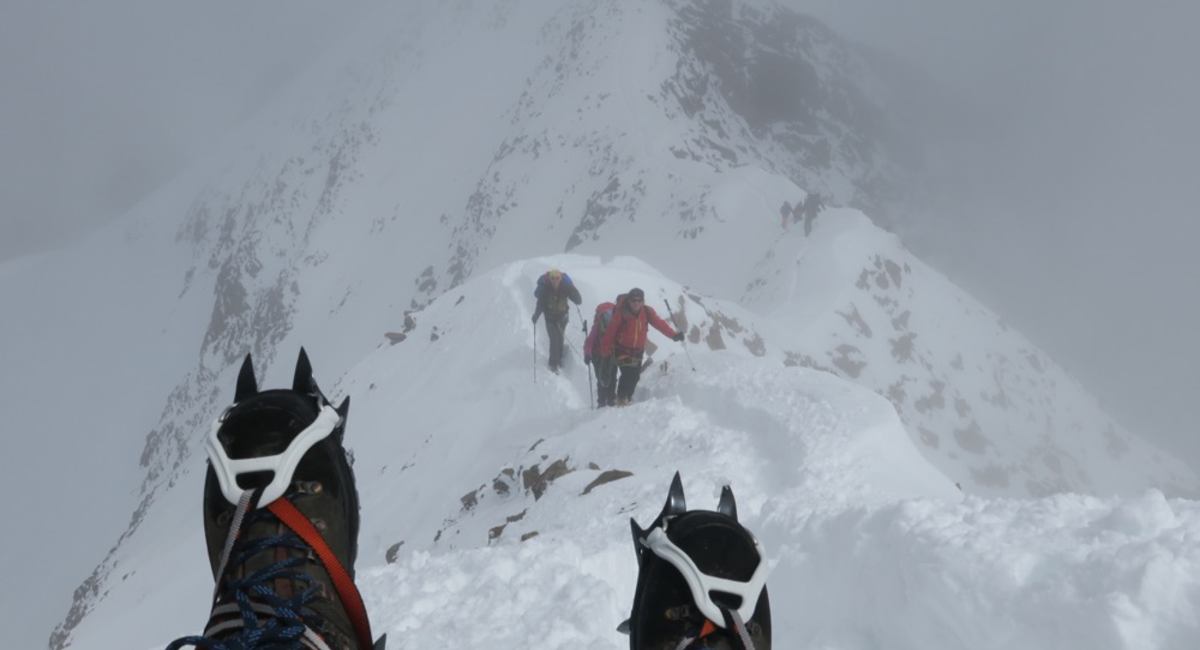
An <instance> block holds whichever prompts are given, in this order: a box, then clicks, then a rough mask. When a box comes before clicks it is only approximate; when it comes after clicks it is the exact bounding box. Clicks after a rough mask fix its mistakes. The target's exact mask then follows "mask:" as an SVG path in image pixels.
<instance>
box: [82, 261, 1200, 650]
mask: <svg viewBox="0 0 1200 650" xmlns="http://www.w3.org/2000/svg"><path fill="white" fill-rule="evenodd" d="M547 266H562V267H570V268H573V269H575V272H574V273H573V275H572V277H573V278H574V279H575V280H576V282H577V283H578V284H579V286H580V289H581V291H582V292H584V293H585V294H586V295H592V294H601V295H607V294H610V293H613V292H614V291H617V290H619V288H620V287H626V286H627V285H630V284H636V285H637V286H641V287H644V288H646V290H647V291H648V292H649V293H651V294H663V295H666V296H668V297H669V298H668V299H670V300H673V301H682V302H683V304H695V303H689V301H690V300H691V298H690V297H686V293H685V292H684V290H683V288H682V287H680V286H679V285H677V284H674V283H672V282H670V281H669V280H667V279H665V278H663V277H662V276H661V275H660V274H658V273H656V272H655V271H654V270H653V269H652V268H651V267H649V266H647V265H645V264H642V263H639V262H637V261H636V260H631V259H621V260H613V261H611V262H608V263H604V262H601V261H599V260H596V259H589V258H586V257H579V256H560V257H553V258H543V259H536V260H528V261H521V262H516V263H513V264H510V265H506V266H504V267H501V268H499V269H496V270H494V271H492V272H489V273H486V274H482V275H481V276H479V277H477V278H476V279H474V280H472V281H470V282H468V283H466V284H464V285H462V286H461V287H459V288H457V289H455V290H454V291H451V292H448V293H447V294H446V295H444V296H442V297H441V298H439V299H437V300H435V301H433V302H432V303H431V304H430V305H429V306H428V307H426V308H425V309H423V310H421V311H419V312H415V313H412V314H410V315H411V317H412V321H411V325H410V327H408V328H407V329H408V331H407V332H406V336H405V337H404V339H403V340H400V341H399V342H396V343H394V344H393V343H390V342H385V343H381V344H380V345H379V346H378V347H377V348H376V349H375V350H374V351H372V352H371V353H369V354H368V355H366V356H365V357H364V358H363V359H362V360H361V361H360V362H359V363H357V364H355V365H354V366H353V367H351V368H350V369H348V371H347V372H346V374H345V375H343V376H341V377H340V378H338V379H337V380H336V381H331V380H330V379H331V378H327V379H326V381H324V382H323V383H324V384H325V389H326V392H327V393H328V394H329V395H330V397H331V398H333V399H334V400H335V401H338V400H340V399H341V397H342V396H343V395H349V396H351V397H353V400H352V404H353V406H352V409H351V413H350V417H349V422H348V425H347V433H346V435H347V444H348V445H349V447H350V449H351V451H352V453H353V456H354V458H355V463H354V467H355V471H356V474H357V475H358V478H359V489H360V494H361V497H362V506H363V512H362V521H363V528H362V534H361V537H360V548H359V557H360V559H359V564H358V574H359V583H360V585H361V587H362V590H363V592H364V597H365V598H366V601H367V606H368V608H369V610H370V612H371V615H372V617H373V625H374V628H375V630H376V632H377V633H384V632H386V633H387V634H388V635H389V642H390V643H391V644H397V645H398V647H409V646H428V645H442V646H446V645H454V646H455V647H462V648H485V647H492V646H493V645H495V644H496V643H505V644H517V645H520V646H522V647H533V646H537V647H547V648H571V647H588V648H595V649H597V650H599V649H605V650H610V649H611V650H615V649H617V648H622V647H625V646H626V645H627V641H626V639H625V637H623V636H622V635H620V634H619V633H617V632H616V630H615V627H616V625H617V623H619V622H620V621H621V620H623V619H624V618H625V617H626V616H627V615H628V611H627V610H628V607H629V603H630V602H631V598H632V594H633V587H634V578H635V576H636V561H635V559H634V552H633V549H632V546H631V544H630V539H629V528H628V519H629V518H630V517H633V518H634V519H636V520H638V521H640V522H642V523H645V521H646V520H647V519H649V518H650V517H652V516H654V514H656V513H657V511H658V509H659V508H660V507H661V502H662V499H663V497H664V494H665V489H666V486H667V484H668V483H669V481H670V476H671V475H672V474H673V473H674V472H675V471H676V470H678V471H680V472H681V473H682V475H683V476H684V479H685V485H686V488H687V492H688V499H689V504H690V505H691V506H692V507H698V508H713V507H715V504H716V500H717V497H718V494H719V490H720V486H722V485H724V484H731V485H732V486H733V487H734V490H735V492H736V494H737V498H738V505H739V513H740V518H741V520H742V521H743V522H745V523H746V524H747V525H749V526H750V527H751V528H752V529H753V530H754V531H755V532H756V534H757V535H758V536H759V538H760V539H761V540H762V542H763V544H764V547H765V548H766V549H767V552H768V554H769V556H770V559H771V562H772V573H771V577H770V580H769V583H768V584H769V589H770V590H771V601H772V607H773V612H774V619H775V635H776V637H775V638H776V639H777V643H781V644H782V643H791V642H793V641H795V642H796V643H798V644H799V645H801V646H804V645H806V644H807V645H810V646H815V647H849V648H866V647H872V645H873V644H874V643H877V642H878V639H879V638H887V639H888V640H889V646H892V647H914V648H915V647H928V646H930V645H932V646H935V647H978V646H981V645H986V644H988V643H992V642H997V643H1000V644H1002V645H1008V643H1009V642H1011V643H1015V644H1020V645H1022V647H1030V648H1063V647H1065V648H1084V647H1101V648H1141V647H1154V648H1176V647H1178V648H1182V647H1186V643H1187V641H1188V639H1191V640H1194V639H1195V638H1196V634H1197V627H1196V623H1195V621H1194V619H1192V618H1191V616H1190V611H1192V610H1191V609H1190V608H1191V607H1192V605H1193V604H1194V603H1193V602H1192V601H1193V600H1194V598H1193V597H1191V596H1189V595H1188V594H1190V593H1195V588H1196V586H1197V583H1196V577H1195V576H1196V573H1195V572H1193V571H1188V570H1179V569H1180V568H1181V567H1184V568H1186V567H1187V566H1192V565H1195V564H1196V563H1197V562H1200V550H1198V549H1197V548H1196V546H1195V545H1194V544H1189V543H1188V541H1187V540H1188V539H1190V538H1192V537H1194V536H1195V535H1197V534H1200V511H1197V509H1196V504H1195V503H1194V502H1190V501H1184V500H1178V499H1174V500H1168V499H1165V498H1164V497H1163V495H1162V494H1161V493H1160V492H1158V491H1157V490H1150V491H1147V492H1144V493H1143V494H1141V495H1140V496H1138V497H1135V498H1132V499H1129V500H1121V499H1115V498H1110V499H1100V498H1096V497H1089V496H1084V495H1078V494H1063V495H1058V496H1055V497H1047V498H1042V499H1032V500H1018V499H985V498H980V497H971V496H964V495H963V494H962V492H960V491H959V490H958V489H957V488H955V486H954V485H953V483H952V482H951V481H950V480H949V479H947V478H946V476H944V475H943V474H941V473H940V472H939V471H937V470H936V469H935V468H934V467H933V466H932V465H931V464H930V463H929V462H928V461H926V460H925V459H924V458H923V457H922V455H921V454H920V453H919V452H918V450H917V446H916V445H915V444H914V443H913V441H912V440H911V438H910V437H909V435H908V433H907V432H906V430H905V427H904V426H903V424H902V423H901V422H900V420H899V418H898V417H897V415H896V412H895V410H894V409H893V408H892V405H891V404H890V403H889V402H888V401H887V400H885V399H884V398H882V397H881V396H879V395H876V394H874V393H872V392H871V391H869V390H867V389H865V388H862V387H860V386H857V385H855V384H853V383H851V382H848V381H845V380H842V379H839V378H837V377H834V376H833V375H831V374H830V373H827V372H823V371H817V370H813V369H808V368H801V367H788V366H784V365H783V364H781V363H780V362H778V360H776V359H771V358H769V357H767V356H756V355H755V354H753V353H751V352H743V351H741V350H737V349H734V348H732V347H731V348H727V349H724V350H710V349H708V348H707V346H704V345H697V344H693V345H691V346H690V347H689V348H688V349H687V350H686V351H685V349H684V347H683V346H682V345H678V344H674V343H672V342H669V341H662V343H663V344H662V345H661V346H660V347H659V349H658V350H657V352H656V364H655V366H654V367H653V368H652V369H650V370H648V371H647V373H646V376H645V378H644V379H643V383H642V384H641V386H640V387H639V392H638V400H637V402H636V403H635V404H633V405H632V406H630V407H627V408H624V409H604V410H592V409H590V408H587V406H588V399H589V398H588V393H587V391H588V375H587V372H586V368H585V367H583V366H581V365H579V364H578V363H577V357H575V358H574V362H573V363H569V364H568V366H567V367H566V368H565V369H564V372H563V373H562V374H560V375H552V374H550V373H547V372H538V373H537V378H536V379H535V378H534V374H535V370H534V363H544V362H545V354H544V351H543V352H542V354H541V355H540V356H535V354H534V345H535V342H534V337H533V336H531V332H530V329H529V326H528V317H529V314H530V313H531V305H530V304H529V301H528V300H527V299H526V298H527V297H528V296H529V293H530V292H531V290H532V288H533V285H534V281H535V279H536V277H537V275H538V274H539V273H541V272H542V269H544V268H546V267H547ZM705 302H708V303H710V307H709V308H710V310H711V311H712V313H714V314H716V313H718V312H719V313H722V314H727V315H726V316H725V318H742V317H745V318H752V317H749V316H747V315H746V314H744V313H741V312H739V308H737V307H736V306H731V305H726V304H723V303H722V302H721V301H719V300H715V299H709V300H706V301H705ZM696 320H698V319H695V320H694V321H693V323H694V322H696ZM573 324H574V325H578V324H579V323H573ZM762 329H763V330H765V329H766V328H765V327H764V328H762ZM582 336H583V332H582V330H581V328H578V329H577V328H575V327H571V328H569V329H568V341H569V346H570V347H574V348H576V349H578V346H579V345H580V342H581V339H582ZM744 340H745V339H743V338H739V339H738V341H739V342H741V341H744ZM311 353H312V356H313V362H314V367H315V370H316V373H317V375H318V379H319V378H320V376H321V375H323V374H324V373H323V372H322V370H321V368H322V358H321V355H320V354H319V353H318V352H315V351H313V352H311ZM288 361H290V360H288ZM276 365H277V366H279V367H278V368H276V367H272V368H270V369H268V370H266V373H265V374H266V375H267V380H266V381H265V382H264V383H263V385H264V386H276V385H279V382H280V381H281V380H282V381H286V380H287V379H286V375H287V371H288V370H290V368H288V366H290V364H289V363H288V362H286V361H281V362H280V363H278V364H276ZM232 375H233V373H232V372H231V373H229V376H227V377H224V378H223V381H224V382H225V383H226V384H227V387H226V389H225V391H224V393H225V395H226V396H228V395H229V394H230V393H231V391H232V385H233V376H232ZM414 375H416V376H418V377H419V381H414V380H413V378H414ZM202 469H203V466H202V464H200V463H198V462H197V463H194V464H192V465H190V466H189V467H188V468H187V469H185V471H184V472H182V474H181V475H180V480H179V482H178V484H177V486H176V488H175V489H172V490H169V491H166V492H165V493H164V494H163V496H162V500H161V502H160V503H159V504H157V506H156V507H155V508H154V509H152V511H151V512H149V513H148V516H147V519H146V521H145V522H144V523H143V526H142V529H141V530H140V531H139V534H138V535H137V536H135V537H133V538H131V540H130V541H129V543H128V544H127V545H126V547H125V548H123V549H122V551H121V557H119V559H118V564H119V565H120V566H121V567H122V571H123V573H124V578H123V579H122V580H120V581H115V582H113V583H112V584H111V586H110V588H109V590H108V596H107V597H106V598H105V599H104V600H103V601H101V602H100V603H99V604H98V605H97V607H96V609H95V611H93V612H92V614H91V615H89V616H88V617H87V618H86V619H85V620H83V621H82V622H81V623H80V625H79V626H78V627H77V628H76V629H75V632H74V635H73V645H72V647H75V648H81V649H89V650H90V649H91V648H107V647H113V645H114V644H125V645H128V646H131V647H145V648H151V647H161V645H162V644H164V643H165V642H166V641H168V640H170V639H171V638H174V637H175V636H178V635H181V634H184V633H187V632H191V631H194V630H195V628H196V627H197V626H199V625H200V624H201V622H202V621H203V618H204V615H205V612H206V611H207V607H208V603H207V599H208V596H209V585H210V580H211V578H210V576H209V575H208V565H207V562H206V560H205V556H204V550H203V543H202V539H201V537H202V535H201V526H200V522H199V514H198V512H197V509H196V508H195V505H194V504H195V499H196V498H197V495H198V493H199V489H200V483H201V481H202V476H203V472H202ZM168 575H169V576H170V578H169V579H164V576H168Z"/></svg>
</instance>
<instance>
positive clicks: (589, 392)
mask: <svg viewBox="0 0 1200 650" xmlns="http://www.w3.org/2000/svg"><path fill="white" fill-rule="evenodd" d="M575 313H577V314H578V313H579V305H575ZM579 320H581V321H583V345H584V347H587V334H588V331H587V320H586V319H584V317H583V314H579ZM593 345H595V344H594V343H593ZM584 358H585V359H586V358H587V357H586V356H585V357H584ZM586 365H587V367H588V400H589V401H590V402H591V403H592V408H593V409H595V408H596V396H595V395H593V394H592V364H590V363H588V364H586Z"/></svg>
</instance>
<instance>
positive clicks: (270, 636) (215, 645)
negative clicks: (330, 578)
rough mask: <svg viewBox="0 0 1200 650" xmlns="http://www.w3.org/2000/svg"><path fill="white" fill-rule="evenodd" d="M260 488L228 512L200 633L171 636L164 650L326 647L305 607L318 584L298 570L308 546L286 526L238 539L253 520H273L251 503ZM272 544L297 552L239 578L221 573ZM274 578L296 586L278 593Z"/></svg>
mask: <svg viewBox="0 0 1200 650" xmlns="http://www.w3.org/2000/svg"><path fill="white" fill-rule="evenodd" d="M261 494H262V489H261V488H259V489H257V490H254V491H247V492H246V493H245V494H243V495H242V498H241V499H240V500H239V502H238V506H237V509H236V510H235V511H234V516H233V521H232V525H231V526H230V529H229V536H228V537H227V538H226V541H225V548H224V551H223V552H222V557H221V560H220V563H219V564H218V571H217V576H218V578H217V586H216V589H215V590H214V594H213V609H212V614H211V615H210V617H209V622H208V627H207V628H206V629H205V630H204V634H202V635H193V636H185V637H182V638H180V639H176V640H175V641H173V642H172V643H171V644H170V645H168V646H167V648H166V650H178V649H179V648H182V647H185V646H193V647H196V648H204V649H206V650H330V648H329V645H328V644H327V643H326V642H325V640H324V638H323V637H322V636H321V634H319V633H318V632H319V631H324V620H323V618H322V617H321V616H320V615H318V614H317V613H316V612H314V611H313V610H312V609H310V608H309V607H308V605H309V603H312V602H313V601H315V600H317V599H318V598H321V597H322V592H323V589H322V585H321V584H320V583H318V582H317V581H316V580H314V579H313V578H312V576H309V575H307V574H305V573H304V572H303V568H304V566H305V564H306V563H307V562H308V559H307V554H308V553H310V552H311V550H312V549H311V547H310V546H309V545H308V544H307V543H305V542H304V541H303V540H302V539H300V538H299V537H298V536H297V535H296V534H295V533H293V532H292V531H291V530H287V529H285V531H284V533H283V534H281V535H274V536H270V537H261V538H257V539H241V533H242V530H244V529H246V528H248V527H249V526H251V525H253V524H254V523H255V522H257V521H260V520H263V519H270V520H272V521H274V520H275V517H274V515H272V514H271V513H270V512H269V511H267V510H266V509H265V508H263V509H258V508H255V507H254V506H255V505H256V504H257V502H258V499H259V497H260V496H261ZM272 548H285V549H295V550H297V551H300V552H301V553H300V554H299V557H289V558H287V559H283V560H279V561H277V562H275V563H273V564H271V565H269V566H267V567H265V568H262V569H259V570H257V571H254V572H252V573H250V574H249V575H246V576H244V577H241V578H236V577H231V576H226V575H225V570H226V568H227V567H229V566H240V565H243V564H245V563H246V562H247V561H249V560H250V558H252V557H254V556H256V555H258V554H260V553H262V552H264V551H266V550H268V549H272ZM277 579H284V580H289V581H292V582H293V584H296V585H302V586H303V588H302V589H295V590H293V591H294V592H298V593H295V595H294V596H293V597H292V598H281V597H279V595H278V593H276V590H275V589H274V588H273V587H272V586H271V585H272V583H273V582H274V581H275V580H277Z"/></svg>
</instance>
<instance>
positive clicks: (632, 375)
mask: <svg viewBox="0 0 1200 650" xmlns="http://www.w3.org/2000/svg"><path fill="white" fill-rule="evenodd" d="M620 368H621V379H620V380H619V381H617V399H621V398H625V399H626V400H628V401H632V400H633V389H635V388H637V384H638V380H639V379H641V378H642V364H640V363H638V364H637V365H628V366H620Z"/></svg>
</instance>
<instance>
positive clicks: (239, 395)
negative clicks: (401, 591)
mask: <svg viewBox="0 0 1200 650" xmlns="http://www.w3.org/2000/svg"><path fill="white" fill-rule="evenodd" d="M349 410H350V400H349V398H347V399H346V400H344V401H343V402H342V404H341V406H339V407H337V408H336V409H335V408H333V407H332V406H331V405H330V404H329V403H328V402H327V400H326V399H325V396H324V395H323V394H322V393H321V390H320V389H319V388H318V387H317V384H316V382H315V381H314V380H313V378H312V367H311V365H310V364H309V361H308V356H307V354H306V353H305V352H304V350H303V349H301V350H300V359H299V361H298V362H297V364H296V373H295V379H294V381H293V385H292V389H291V390H285V389H279V390H266V391H262V392H259V390H258V385H257V382H256V380H255V378H254V367H253V363H252V362H251V359H250V355H246V360H245V362H244V363H243V364H242V369H241V372H240V373H239V375H238V381H237V392H236V395H235V397H234V403H233V405H232V406H230V407H229V408H228V409H226V411H225V412H224V413H223V414H222V415H221V417H219V418H218V419H217V421H216V422H215V423H214V424H213V428H212V431H211V432H210V434H209V436H208V438H207V440H206V447H207V449H208V454H209V466H208V473H207V476H206V479H205V484H204V535H205V541H206V543H207V546H208V558H209V563H210V565H211V567H212V572H213V578H214V580H215V581H216V587H215V590H214V594H213V608H212V612H211V614H210V617H209V621H208V625H207V626H206V629H205V631H204V636H194V637H184V638H182V639H178V640H176V641H175V642H174V643H172V644H171V645H170V646H168V650H174V649H175V648H180V647H183V646H186V645H193V646H196V647H202V648H212V649H225V648H229V649H238V650H241V649H242V648H246V649H250V648H264V649H265V648H271V649H275V648H280V649H284V648H286V649H289V650H291V649H295V650H306V649H307V650H372V649H374V650H383V647H384V638H383V637H380V639H379V641H378V642H372V640H371V639H372V636H371V629H370V623H369V621H368V619H367V613H366V609H365V608H364V606H363V602H362V597H361V596H360V595H359V592H358V589H357V588H356V587H355V586H354V560H355V556H356V555H357V551H358V527H359V519H358V491H357V488H356V485H355V481H354V471H353V469H352V468H351V467H350V463H349V462H348V461H347V458H346V451H345V448H344V447H343V446H342V439H343V436H344V434H345V424H346V416H347V414H348V413H349Z"/></svg>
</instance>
